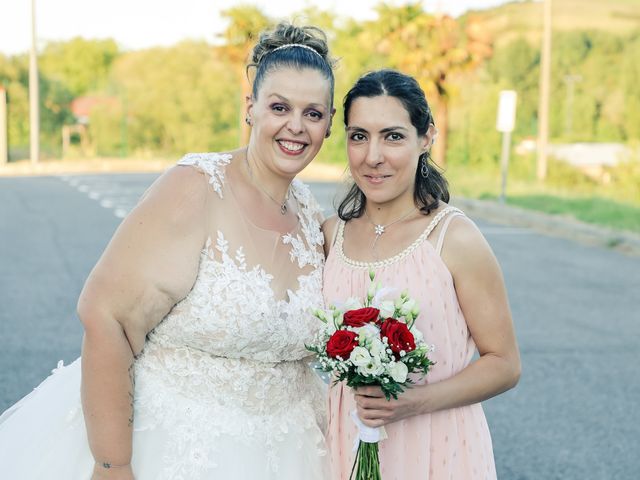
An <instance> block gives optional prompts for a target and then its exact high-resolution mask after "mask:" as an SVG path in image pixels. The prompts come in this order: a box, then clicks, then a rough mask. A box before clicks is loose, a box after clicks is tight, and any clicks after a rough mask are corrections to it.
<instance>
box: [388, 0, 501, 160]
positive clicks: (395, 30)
mask: <svg viewBox="0 0 640 480" xmlns="http://www.w3.org/2000/svg"><path fill="white" fill-rule="evenodd" d="M379 15H380V20H379V21H380V22H381V24H382V25H383V29H382V34H383V35H384V36H383V40H382V42H380V43H379V46H378V48H379V49H380V51H382V52H383V53H385V55H386V56H387V59H388V62H389V64H390V66H393V67H395V68H398V69H399V70H401V71H403V72H405V73H408V74H409V75H412V76H413V77H415V78H416V79H417V80H418V82H419V83H420V85H421V86H422V88H423V89H424V91H425V93H426V95H427V98H428V99H429V101H430V104H431V105H432V107H433V109H434V116H435V120H436V124H437V126H438V131H439V136H438V140H437V142H436V145H435V148H434V160H435V161H436V163H438V164H439V165H440V166H444V165H445V163H446V162H445V159H446V157H445V156H446V151H447V139H448V133H449V104H450V101H451V99H452V97H453V96H454V95H455V92H456V86H455V82H454V79H455V77H456V76H459V75H462V74H464V73H465V72H468V71H469V70H472V69H474V68H475V67H477V65H478V64H479V63H480V62H481V61H482V60H483V59H484V58H485V57H486V56H487V55H489V54H490V53H491V46H490V39H488V38H487V37H486V36H485V35H484V33H483V30H482V28H481V27H480V28H479V27H478V24H477V23H476V22H472V21H469V22H468V23H467V24H466V25H464V26H463V25H462V24H461V23H459V22H458V21H456V20H454V19H453V18H451V17H449V16H446V15H444V16H433V15H428V14H426V13H424V12H422V11H421V8H420V7H419V6H418V5H417V4H416V5H408V6H404V7H395V8H394V7H388V6H384V5H382V6H380V7H379ZM385 30H386V32H385Z"/></svg>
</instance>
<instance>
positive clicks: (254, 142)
mask: <svg viewBox="0 0 640 480" xmlns="http://www.w3.org/2000/svg"><path fill="white" fill-rule="evenodd" d="M250 66H252V67H255V77H254V82H253V91H252V95H251V96H250V97H249V98H247V108H246V114H247V116H246V121H247V123H249V124H250V125H251V126H252V130H251V136H250V139H249V143H248V146H247V147H245V148H240V149H238V150H235V151H233V152H229V153H210V154H190V155H187V156H185V157H184V158H183V159H182V160H181V161H180V162H179V163H178V165H177V166H175V167H173V168H171V169H170V170H168V171H167V172H166V173H165V174H164V175H162V176H161V178H160V179H158V180H157V181H156V182H155V183H154V184H153V186H152V187H151V188H150V189H149V190H148V191H147V192H146V193H145V195H144V196H143V198H142V199H141V200H140V202H139V204H138V206H137V207H136V208H135V209H134V210H133V211H132V212H131V214H130V215H129V216H128V217H127V218H126V219H125V220H124V221H123V223H122V225H120V227H119V228H118V230H117V232H116V233H115V235H114V237H113V239H112V240H111V242H110V244H109V246H108V247H107V249H106V250H105V252H104V254H103V255H102V258H101V259H100V260H99V262H98V264H97V265H96V266H95V268H94V269H93V271H92V272H91V274H90V276H89V278H88V279H87V282H86V284H85V287H84V289H83V292H82V294H81V296H80V299H79V302H78V313H79V316H80V319H81V321H82V324H83V326H84V329H85V335H84V340H83V345H82V357H81V359H78V360H76V362H74V363H73V364H71V365H70V366H68V367H61V368H59V369H57V370H56V371H55V372H54V374H53V375H51V376H50V377H49V378H48V379H46V380H45V381H44V382H43V383H42V384H41V385H40V386H39V387H38V388H36V389H35V390H34V391H33V392H32V393H31V394H29V395H28V396H27V397H25V398H23V399H22V400H21V401H20V402H18V403H17V404H16V405H14V406H13V407H11V408H9V409H8V410H7V411H6V412H5V413H4V414H3V415H2V416H1V417H0V465H1V466H2V467H1V470H2V473H0V476H1V477H2V478H7V479H11V480H31V479H42V478H47V479H59V480H63V479H64V480H75V479H83V480H84V479H90V478H91V479H94V480H98V479H118V480H131V479H134V478H135V479H137V480H146V479H148V480H151V479H153V480H157V479H189V480H197V479H213V478H229V479H254V478H260V479H276V478H278V479H292V480H293V479H296V480H297V479H300V478H305V479H324V478H326V475H327V473H326V466H325V456H324V443H323V428H324V419H323V416H324V413H323V412H324V394H323V390H322V383H321V381H320V380H319V378H318V377H317V376H316V375H315V373H314V372H313V371H312V370H311V368H310V367H309V366H308V358H306V357H307V354H308V352H307V351H306V350H305V346H304V345H305V343H309V342H310V341H311V339H312V338H313V335H314V333H315V331H316V329H317V327H318V325H317V324H316V321H315V320H314V318H313V317H312V316H311V315H310V314H309V313H308V311H309V310H310V308H311V307H313V306H314V305H319V304H321V302H322V296H321V276H322V265H323V259H324V256H323V251H322V243H323V239H322V234H321V232H320V221H321V216H320V212H319V208H318V206H317V204H316V202H315V200H314V199H313V197H312V195H311V193H310V191H309V190H308V188H307V187H306V186H305V185H304V184H302V183H300V182H299V181H297V180H294V177H295V176H296V174H298V173H299V172H300V171H301V170H302V169H303V168H304V167H305V166H306V165H308V164H309V162H311V161H312V160H313V158H314V157H315V156H316V154H317V153H318V151H319V149H320V147H321V146H322V143H323V141H324V138H325V137H327V136H328V135H329V129H330V125H331V118H332V116H333V112H334V110H333V100H332V99H333V85H334V79H333V72H332V62H331V60H330V59H329V56H328V49H327V45H326V38H325V36H324V34H323V33H322V32H321V31H320V30H318V29H316V28H313V27H295V26H292V25H288V24H280V25H278V26H277V27H276V28H275V29H274V30H273V31H270V32H266V33H263V34H262V35H261V37H260V40H259V42H258V44H257V45H256V46H255V48H254V50H253V55H252V64H251V65H250Z"/></svg>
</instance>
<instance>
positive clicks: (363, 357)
mask: <svg viewBox="0 0 640 480" xmlns="http://www.w3.org/2000/svg"><path fill="white" fill-rule="evenodd" d="M349 360H351V363H353V364H354V365H355V366H356V367H360V366H363V365H366V364H367V363H369V362H371V355H369V351H368V350H367V349H366V348H364V347H355V348H354V349H353V350H352V351H351V355H349Z"/></svg>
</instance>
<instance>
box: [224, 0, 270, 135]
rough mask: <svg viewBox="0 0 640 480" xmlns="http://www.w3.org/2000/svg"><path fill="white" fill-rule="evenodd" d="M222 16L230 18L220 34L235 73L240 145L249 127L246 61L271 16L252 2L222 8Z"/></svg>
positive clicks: (248, 86)
mask: <svg viewBox="0 0 640 480" xmlns="http://www.w3.org/2000/svg"><path fill="white" fill-rule="evenodd" d="M222 17H223V18H225V19H227V21H228V22H229V24H228V26H227V28H226V29H225V31H224V32H223V34H222V38H223V39H224V40H225V42H226V43H225V47H224V48H223V50H222V51H223V53H224V54H225V55H226V56H227V58H228V59H229V61H230V63H231V65H232V67H233V70H234V71H235V74H236V82H237V84H238V86H239V87H240V88H239V91H238V93H237V94H236V95H237V96H239V97H240V102H239V103H238V114H237V115H238V116H237V122H238V125H239V133H240V136H239V137H240V138H239V140H240V144H241V145H243V144H245V143H246V142H247V141H248V139H249V127H248V125H247V124H246V123H245V121H244V117H245V98H246V97H247V96H248V95H250V94H251V86H250V79H249V78H248V76H247V70H246V65H247V63H248V60H249V55H250V53H251V49H252V48H253V45H254V44H255V43H256V41H257V40H258V35H259V33H260V32H261V31H262V30H264V29H265V28H266V27H267V26H268V25H270V24H271V23H272V20H271V19H270V18H269V17H267V16H266V15H265V14H264V13H263V12H262V10H261V9H260V8H258V7H254V6H251V5H241V6H237V7H232V8H229V9H227V10H224V11H223V12H222Z"/></svg>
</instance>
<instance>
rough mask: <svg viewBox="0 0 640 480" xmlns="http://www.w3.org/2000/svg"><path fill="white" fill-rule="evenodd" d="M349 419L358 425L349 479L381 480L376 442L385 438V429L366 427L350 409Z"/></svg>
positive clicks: (354, 411)
mask: <svg viewBox="0 0 640 480" xmlns="http://www.w3.org/2000/svg"><path fill="white" fill-rule="evenodd" d="M351 419H352V420H353V422H354V423H355V424H356V426H357V427H358V436H357V438H356V440H355V442H354V444H353V450H354V451H355V452H356V458H355V460H354V462H353V468H352V469H351V475H349V480H352V479H353V480H382V474H381V473H380V458H379V456H378V442H380V441H382V440H384V439H385V438H387V431H386V430H385V428H384V427H375V428H374V427H368V426H367V425H365V424H364V423H362V420H360V417H358V412H357V411H356V410H352V411H351ZM354 473H355V477H354V476H353V475H354Z"/></svg>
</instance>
